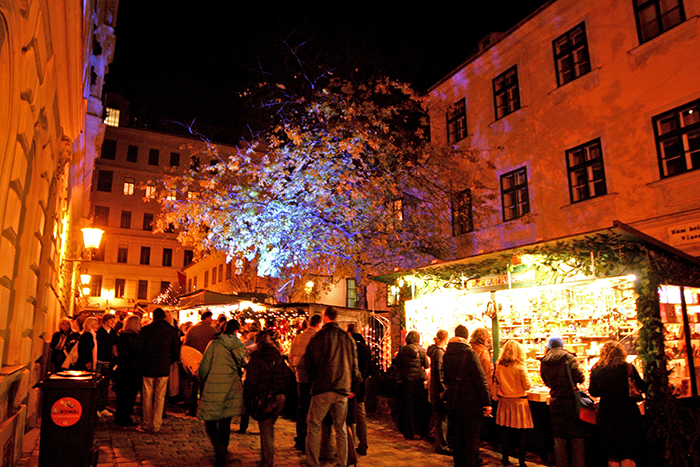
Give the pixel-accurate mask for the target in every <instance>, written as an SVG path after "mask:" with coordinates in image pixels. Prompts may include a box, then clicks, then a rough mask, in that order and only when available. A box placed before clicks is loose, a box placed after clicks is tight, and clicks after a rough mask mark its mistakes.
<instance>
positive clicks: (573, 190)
mask: <svg viewBox="0 0 700 467" xmlns="http://www.w3.org/2000/svg"><path fill="white" fill-rule="evenodd" d="M566 166H567V168H568V170H569V194H570V197H571V202H572V203H576V202H578V201H584V200H587V199H590V198H595V197H596V196H602V195H604V194H606V193H607V188H606V186H605V168H604V166H603V151H602V149H601V147H600V139H596V140H595V141H589V142H588V143H586V144H582V145H581V146H577V147H575V148H573V149H569V150H568V151H566Z"/></svg>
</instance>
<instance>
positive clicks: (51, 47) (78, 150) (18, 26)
mask: <svg viewBox="0 0 700 467" xmlns="http://www.w3.org/2000/svg"><path fill="white" fill-rule="evenodd" d="M118 5H119V2H118V0H98V1H94V2H76V1H65V0H52V1H49V2H45V1H34V0H24V1H15V0H9V1H3V2H1V3H0V223H1V224H2V226H1V232H2V233H1V234H0V258H1V259H0V335H1V336H2V337H1V338H0V364H1V366H2V368H0V400H2V401H3V402H2V404H0V446H2V447H3V448H2V458H1V459H0V463H2V465H14V464H15V463H16V462H17V460H18V459H19V456H20V455H21V453H22V439H23V435H24V432H25V429H26V428H28V427H33V426H35V424H36V422H37V417H38V416H39V404H38V401H39V389H35V388H34V384H35V383H37V382H38V381H39V380H40V379H41V378H42V377H43V375H44V372H45V370H46V367H45V365H46V363H45V362H46V359H45V358H42V357H45V356H46V352H47V348H48V341H50V339H51V335H52V333H53V332H54V331H55V330H57V327H58V326H57V324H58V320H59V319H60V318H62V317H65V316H68V315H69V314H70V313H71V311H72V310H73V297H74V295H73V292H74V289H73V285H74V282H73V279H74V277H75V276H74V274H75V271H76V265H78V264H80V263H79V262H78V261H77V260H79V259H80V258H81V253H82V252H81V246H82V238H80V228H81V227H86V226H87V225H88V224H89V219H88V217H89V210H90V204H89V197H88V196H87V195H88V194H89V191H90V182H91V180H92V169H93V165H94V160H95V157H96V147H98V146H100V145H101V144H102V136H103V133H104V124H103V122H102V119H103V108H102V85H103V84H104V75H105V73H106V70H107V66H108V65H109V63H110V62H111V61H112V57H113V54H114V46H115V36H114V27H115V25H116V21H117V9H118Z"/></svg>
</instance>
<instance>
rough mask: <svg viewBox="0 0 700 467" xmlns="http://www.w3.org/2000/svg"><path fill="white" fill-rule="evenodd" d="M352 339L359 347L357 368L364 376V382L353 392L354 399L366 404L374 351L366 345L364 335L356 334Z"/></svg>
mask: <svg viewBox="0 0 700 467" xmlns="http://www.w3.org/2000/svg"><path fill="white" fill-rule="evenodd" d="M352 338H353V340H354V341H355V346H356V347H357V368H358V370H359V371H360V376H362V381H358V382H357V383H358V384H357V387H356V388H355V389H354V390H353V392H354V393H355V397H354V399H355V402H364V401H365V388H366V383H367V379H368V378H369V376H370V375H371V374H372V370H373V363H372V351H371V350H370V349H369V346H368V345H367V344H366V343H365V338H364V337H362V334H359V333H354V334H352Z"/></svg>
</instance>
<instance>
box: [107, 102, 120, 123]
mask: <svg viewBox="0 0 700 467" xmlns="http://www.w3.org/2000/svg"><path fill="white" fill-rule="evenodd" d="M105 111H106V114H107V116H106V117H105V125H107V126H119V109H112V108H109V107H107V108H106V109H105Z"/></svg>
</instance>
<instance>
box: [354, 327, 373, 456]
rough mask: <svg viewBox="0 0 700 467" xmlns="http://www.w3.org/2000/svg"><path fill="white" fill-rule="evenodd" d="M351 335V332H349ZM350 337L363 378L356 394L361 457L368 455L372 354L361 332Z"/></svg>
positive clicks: (358, 451) (358, 446)
mask: <svg viewBox="0 0 700 467" xmlns="http://www.w3.org/2000/svg"><path fill="white" fill-rule="evenodd" d="M348 332H349V333H350V331H348ZM350 336H351V337H352V338H353V340H354V341H355V345H356V346H357V365H358V368H359V370H360V376H362V382H360V383H359V385H358V390H357V394H355V422H356V424H357V440H358V441H359V444H358V445H357V453H358V454H360V455H361V456H364V455H366V454H367V448H368V446H367V411H366V410H365V393H366V389H367V379H368V378H369V376H370V374H371V373H372V367H373V364H372V352H371V351H370V349H369V346H368V345H367V344H366V343H365V338H364V337H362V334H360V333H359V332H352V333H350Z"/></svg>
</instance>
